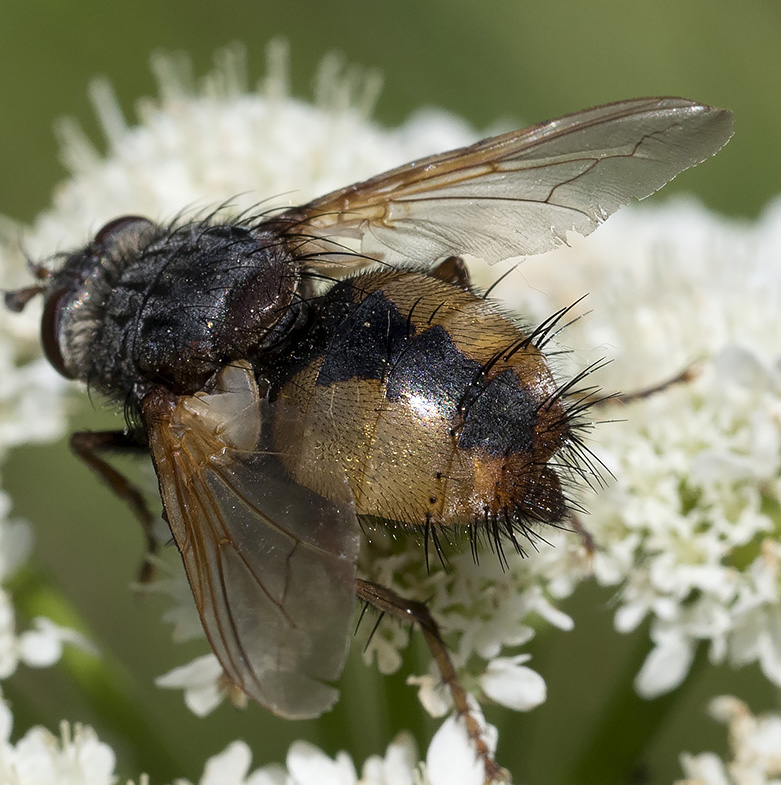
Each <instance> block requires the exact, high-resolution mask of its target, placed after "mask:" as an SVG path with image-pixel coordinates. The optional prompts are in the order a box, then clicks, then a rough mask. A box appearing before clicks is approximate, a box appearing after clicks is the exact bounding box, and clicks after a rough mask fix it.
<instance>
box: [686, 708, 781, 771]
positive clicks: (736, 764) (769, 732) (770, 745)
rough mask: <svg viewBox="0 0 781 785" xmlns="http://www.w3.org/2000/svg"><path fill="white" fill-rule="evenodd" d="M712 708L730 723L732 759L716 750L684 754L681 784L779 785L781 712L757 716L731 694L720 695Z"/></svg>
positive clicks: (713, 713) (712, 711)
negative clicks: (714, 751) (720, 756)
mask: <svg viewBox="0 0 781 785" xmlns="http://www.w3.org/2000/svg"><path fill="white" fill-rule="evenodd" d="M710 712H711V714H712V716H713V717H714V718H715V719H717V720H719V721H720V722H723V723H726V724H728V725H729V743H730V751H731V759H730V760H729V761H723V760H721V758H719V757H718V756H717V755H715V754H714V753H708V752H705V753H700V754H699V755H692V754H691V753H684V754H683V755H681V766H682V768H683V770H684V773H685V775H686V780H681V781H680V782H679V783H678V785H777V784H778V783H779V782H781V716H780V715H778V714H766V715H764V716H759V717H757V716H754V715H753V714H752V713H751V711H750V710H749V708H748V706H747V705H746V704H745V703H744V702H743V701H741V700H738V699H737V698H733V697H731V696H723V697H720V698H716V699H715V700H713V701H712V702H711V705H710Z"/></svg>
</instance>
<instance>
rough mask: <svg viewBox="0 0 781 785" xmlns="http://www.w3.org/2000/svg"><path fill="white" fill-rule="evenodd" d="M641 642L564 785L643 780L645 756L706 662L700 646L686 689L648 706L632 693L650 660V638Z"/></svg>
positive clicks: (618, 677)
mask: <svg viewBox="0 0 781 785" xmlns="http://www.w3.org/2000/svg"><path fill="white" fill-rule="evenodd" d="M637 638H638V640H637V645H636V646H635V648H634V651H633V653H632V656H631V657H629V658H628V659H627V663H626V668H625V669H624V672H623V673H620V674H616V679H615V681H614V683H615V685H616V686H615V689H614V691H613V693H612V695H611V696H610V699H609V700H608V702H607V704H606V705H605V709H604V711H602V712H601V713H600V716H599V721H598V722H595V724H594V725H593V726H592V731H591V734H590V736H589V737H588V738H587V739H586V741H585V743H584V745H583V749H582V751H581V753H580V755H579V756H578V757H577V758H576V759H575V761H574V762H573V765H572V766H571V767H570V769H569V771H568V773H567V774H566V775H565V776H564V777H563V778H562V780H561V782H562V783H566V784H567V785H569V783H585V782H594V783H596V782H598V783H600V785H613V783H615V785H619V784H620V785H624V784H625V783H627V782H633V781H635V780H636V778H637V776H638V775H640V774H641V768H642V763H643V752H644V751H645V750H646V749H647V748H648V747H649V746H650V744H651V743H652V742H653V739H654V736H655V735H656V733H657V732H658V731H659V730H660V729H661V728H662V727H663V726H664V725H665V723H666V722H667V721H668V719H669V717H670V715H671V713H672V712H673V710H674V709H675V707H676V706H678V705H679V704H680V702H681V700H682V699H683V696H684V695H685V693H686V691H687V690H688V688H689V686H690V685H691V682H692V681H693V674H695V673H697V671H698V669H699V666H700V665H701V664H702V663H703V661H704V660H705V647H703V646H700V647H699V648H698V650H697V654H696V656H695V658H694V662H693V663H692V667H691V670H690V675H689V677H688V678H687V679H686V680H685V681H684V683H683V684H682V685H681V686H680V687H678V689H676V690H674V691H673V692H670V693H668V694H667V695H663V696H661V697H659V698H655V699H653V700H646V699H643V698H641V697H639V696H638V695H637V693H636V692H635V690H634V688H633V681H634V678H635V675H636V674H637V672H638V670H639V669H640V666H641V664H642V662H643V660H644V659H645V657H646V656H647V654H648V640H647V638H646V637H645V636H637Z"/></svg>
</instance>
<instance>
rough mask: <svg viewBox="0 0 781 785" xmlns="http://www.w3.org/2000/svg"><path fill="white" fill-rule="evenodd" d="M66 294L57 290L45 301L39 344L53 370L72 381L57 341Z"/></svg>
mask: <svg viewBox="0 0 781 785" xmlns="http://www.w3.org/2000/svg"><path fill="white" fill-rule="evenodd" d="M68 294H69V292H68V290H67V289H58V290H57V291H56V292H53V293H52V295H51V296H50V297H49V298H48V299H47V300H46V305H44V308H43V316H42V317H41V344H42V345H43V353H44V355H46V359H47V360H48V361H49V362H50V363H51V365H52V367H53V368H54V370H55V371H57V373H59V374H60V375H62V376H64V377H65V378H66V379H74V378H75V377H74V375H73V374H72V373H70V372H69V371H68V369H67V368H66V367H65V360H64V358H63V356H62V351H61V350H60V340H59V337H60V322H61V321H62V309H63V308H64V307H65V302H66V299H67V296H68Z"/></svg>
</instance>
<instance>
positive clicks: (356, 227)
mask: <svg viewBox="0 0 781 785" xmlns="http://www.w3.org/2000/svg"><path fill="white" fill-rule="evenodd" d="M731 136H732V115H731V113H730V112H728V111H726V110H724V109H715V108H713V107H710V106H704V105H701V104H697V103H694V102H692V101H688V100H686V99H683V98H639V99H635V100H630V101H620V102H618V103H613V104H606V105H605V106H598V107H595V108H593V109H587V110H585V111H583V112H578V113H576V114H572V115H567V116H566V117H562V118H559V119H558V120H552V121H550V122H547V123H542V124H541V125H537V126H534V127H532V128H528V129H526V130H521V131H513V132H512V133H508V134H504V135H502V136H496V137H493V138H490V139H485V140H483V141H482V142H478V143H477V144H475V145H472V146H471V147H465V148H462V149H459V150H454V151H452V152H449V153H444V154H442V155H435V156H432V157H430V158H424V159H422V160H420V161H413V162H412V163H409V164H407V165H405V166H402V167H399V168H398V169H393V170H392V171H389V172H386V173H384V174H381V175H378V176H377V177H373V178H372V179H371V180H366V181H365V182H362V183H357V184H356V185H353V186H350V187H348V188H343V189H342V190H340V191H335V192H333V193H330V194H328V195H326V196H323V197H321V198H320V199H316V200H315V201H313V202H310V203H309V204H308V205H305V206H304V207H303V208H299V209H298V210H293V211H290V212H289V213H288V214H286V217H289V218H291V219H292V220H293V221H294V225H293V227H292V228H291V229H290V230H289V231H290V234H291V235H297V236H298V237H304V236H309V237H310V238H312V237H314V238H325V239H328V240H332V241H335V238H339V237H358V238H360V240H361V251H362V252H363V253H364V254H367V255H369V256H371V257H374V258H376V259H381V260H383V261H385V262H388V263H390V264H399V263H407V264H408V263H410V262H411V263H418V264H421V265H430V264H432V263H433V262H434V261H436V260H437V259H438V258H442V257H444V256H449V255H458V254H464V253H467V254H472V255H475V256H478V257H481V258H483V259H485V260H486V261H488V262H497V261H499V260H501V259H505V258H508V257H511V256H521V255H528V254H537V253H543V252H545V251H549V250H552V249H553V248H555V247H556V246H558V245H560V244H561V243H563V242H565V241H566V238H567V233H568V232H576V233H578V234H581V235H586V234H589V232H591V231H593V230H594V229H595V228H596V226H597V225H598V224H599V223H601V222H602V221H604V220H605V219H606V218H607V217H608V216H609V215H610V214H611V213H613V212H615V210H617V209H618V208H619V207H621V206H622V205H625V204H627V203H628V202H629V201H631V200H632V199H643V198H644V197H646V196H648V195H650V194H652V193H653V192H654V191H656V190H657V189H658V188H661V186H663V185H664V184H665V183H666V182H668V181H669V180H671V179H672V178H673V177H675V176H676V175H677V174H679V173H680V172H682V171H684V170H685V169H688V168H689V167H691V166H694V165H696V164H698V163H700V162H702V161H704V160H705V159H706V158H708V157H709V156H711V155H713V154H715V153H716V152H717V151H718V150H720V149H721V147H723V146H724V145H725V144H726V143H727V141H728V140H729V138H730V137H731ZM331 250H332V251H333V250H334V246H331ZM326 252H327V245H326ZM323 261H324V262H325V263H327V261H328V257H327V253H326V256H324V257H323ZM334 261H335V262H336V261H337V259H336V254H334Z"/></svg>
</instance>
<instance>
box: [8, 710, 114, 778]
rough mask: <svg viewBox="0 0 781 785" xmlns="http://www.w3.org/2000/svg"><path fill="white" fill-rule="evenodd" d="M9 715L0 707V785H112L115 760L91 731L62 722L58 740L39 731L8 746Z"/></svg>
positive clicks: (36, 729) (111, 752) (28, 733)
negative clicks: (49, 784)
mask: <svg viewBox="0 0 781 785" xmlns="http://www.w3.org/2000/svg"><path fill="white" fill-rule="evenodd" d="M11 727H12V717H11V712H10V711H9V709H8V707H7V706H6V705H5V704H0V782H2V783H4V785H42V784H43V783H47V784H48V783H51V784H52V785H112V784H113V783H114V782H115V781H116V780H115V776H114V761H115V756H114V752H113V750H112V749H111V748H110V747H109V746H107V745H106V744H104V743H103V742H101V741H99V740H98V737H97V735H96V734H95V732H94V731H93V730H92V728H88V727H85V726H81V725H74V726H73V727H71V726H70V725H69V724H68V723H67V722H63V723H62V725H61V728H60V736H59V738H58V737H56V736H54V735H52V734H51V733H50V732H49V731H47V730H45V729H44V728H41V727H35V728H32V729H31V730H29V731H27V733H25V735H24V736H22V738H21V739H19V741H18V742H16V744H12V743H11V742H10V735H11Z"/></svg>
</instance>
